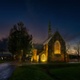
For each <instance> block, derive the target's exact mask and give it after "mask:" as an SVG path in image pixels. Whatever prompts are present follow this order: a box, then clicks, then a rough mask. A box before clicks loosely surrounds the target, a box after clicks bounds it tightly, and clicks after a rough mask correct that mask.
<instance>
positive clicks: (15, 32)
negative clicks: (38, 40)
mask: <svg viewBox="0 0 80 80" xmlns="http://www.w3.org/2000/svg"><path fill="white" fill-rule="evenodd" d="M31 48H32V35H29V33H28V30H27V29H26V27H24V24H23V23H22V22H19V23H17V24H16V25H14V26H13V28H12V29H11V30H10V34H9V37H8V49H9V51H10V52H11V53H12V54H13V55H15V56H17V55H18V56H22V58H23V57H24V56H25V55H26V54H28V53H30V50H31Z"/></svg>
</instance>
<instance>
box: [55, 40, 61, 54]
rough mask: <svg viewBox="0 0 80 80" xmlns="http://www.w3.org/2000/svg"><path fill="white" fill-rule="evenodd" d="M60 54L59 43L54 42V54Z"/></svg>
mask: <svg viewBox="0 0 80 80" xmlns="http://www.w3.org/2000/svg"><path fill="white" fill-rule="evenodd" d="M60 53H61V45H60V42H59V41H56V42H55V43H54V54H60Z"/></svg>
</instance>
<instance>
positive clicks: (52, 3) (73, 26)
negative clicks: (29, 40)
mask: <svg viewBox="0 0 80 80" xmlns="http://www.w3.org/2000/svg"><path fill="white" fill-rule="evenodd" d="M20 21H22V22H23V23H24V24H25V26H26V28H27V29H28V30H29V33H30V34H32V35H33V41H34V42H35V43H42V42H44V41H45V40H46V38H47V36H48V22H49V21H51V28H52V32H53V33H54V32H55V31H56V30H58V31H59V32H60V34H61V35H62V36H63V38H64V40H65V41H66V42H71V43H74V42H76V41H79V40H80V2H79V0H0V39H1V38H3V37H7V36H8V35H9V31H10V29H11V28H12V27H13V25H14V24H16V23H18V22H20Z"/></svg>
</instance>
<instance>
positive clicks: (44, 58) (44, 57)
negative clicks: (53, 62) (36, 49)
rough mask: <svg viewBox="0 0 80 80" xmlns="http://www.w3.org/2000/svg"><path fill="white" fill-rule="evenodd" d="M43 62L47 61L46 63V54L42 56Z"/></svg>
mask: <svg viewBox="0 0 80 80" xmlns="http://www.w3.org/2000/svg"><path fill="white" fill-rule="evenodd" d="M41 61H42V62H45V61H46V55H45V54H42V55H41Z"/></svg>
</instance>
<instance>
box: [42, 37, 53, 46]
mask: <svg viewBox="0 0 80 80" xmlns="http://www.w3.org/2000/svg"><path fill="white" fill-rule="evenodd" d="M51 38H52V36H51V37H50V38H48V39H47V40H45V41H44V43H43V45H45V44H48V42H49V41H50V40H51Z"/></svg>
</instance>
